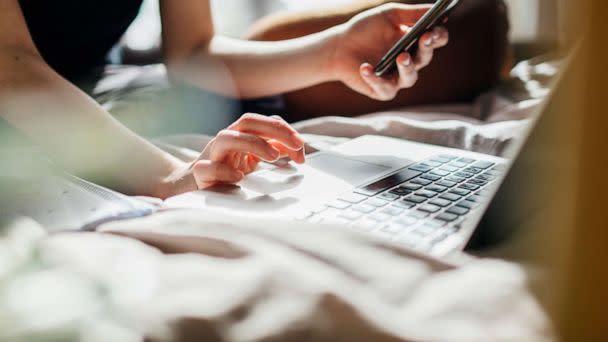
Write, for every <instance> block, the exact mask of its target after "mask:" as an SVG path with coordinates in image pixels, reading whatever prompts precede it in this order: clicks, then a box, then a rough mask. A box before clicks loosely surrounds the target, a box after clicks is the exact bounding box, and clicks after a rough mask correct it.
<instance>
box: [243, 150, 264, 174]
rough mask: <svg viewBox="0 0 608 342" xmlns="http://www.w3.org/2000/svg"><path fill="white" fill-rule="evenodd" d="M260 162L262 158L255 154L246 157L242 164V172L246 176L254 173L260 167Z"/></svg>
mask: <svg viewBox="0 0 608 342" xmlns="http://www.w3.org/2000/svg"><path fill="white" fill-rule="evenodd" d="M260 161H261V160H260V158H258V157H256V156H254V155H253V154H249V155H247V156H245V159H244V160H243V163H242V164H241V171H243V172H244V173H245V174H250V173H252V172H253V171H255V169H256V168H257V167H258V164H259V163H260Z"/></svg>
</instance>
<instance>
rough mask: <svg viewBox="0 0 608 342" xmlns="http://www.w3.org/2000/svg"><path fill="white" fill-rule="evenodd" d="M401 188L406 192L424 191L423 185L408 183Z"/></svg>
mask: <svg viewBox="0 0 608 342" xmlns="http://www.w3.org/2000/svg"><path fill="white" fill-rule="evenodd" d="M401 187H402V188H404V189H406V190H410V191H416V190H420V189H422V185H420V184H414V183H407V184H405V185H402V186H401Z"/></svg>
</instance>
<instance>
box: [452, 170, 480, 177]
mask: <svg viewBox="0 0 608 342" xmlns="http://www.w3.org/2000/svg"><path fill="white" fill-rule="evenodd" d="M454 176H456V177H460V178H471V177H473V176H475V175H474V174H472V173H468V172H462V171H460V172H455V173H454Z"/></svg>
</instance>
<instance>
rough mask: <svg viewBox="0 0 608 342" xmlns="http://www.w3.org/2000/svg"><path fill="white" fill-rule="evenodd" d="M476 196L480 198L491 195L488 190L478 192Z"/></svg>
mask: <svg viewBox="0 0 608 342" xmlns="http://www.w3.org/2000/svg"><path fill="white" fill-rule="evenodd" d="M477 194H478V195H479V196H481V197H488V196H491V195H492V192H491V191H490V190H488V189H483V190H479V191H478V192H477Z"/></svg>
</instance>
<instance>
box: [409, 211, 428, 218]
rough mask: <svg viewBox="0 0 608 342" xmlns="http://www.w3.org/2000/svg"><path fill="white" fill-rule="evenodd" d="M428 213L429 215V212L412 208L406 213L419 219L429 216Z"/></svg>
mask: <svg viewBox="0 0 608 342" xmlns="http://www.w3.org/2000/svg"><path fill="white" fill-rule="evenodd" d="M429 215H430V214H429V213H427V212H425V211H420V210H414V211H411V212H409V213H408V214H407V216H410V217H413V218H416V219H419V220H422V219H424V218H427V217H429Z"/></svg>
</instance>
